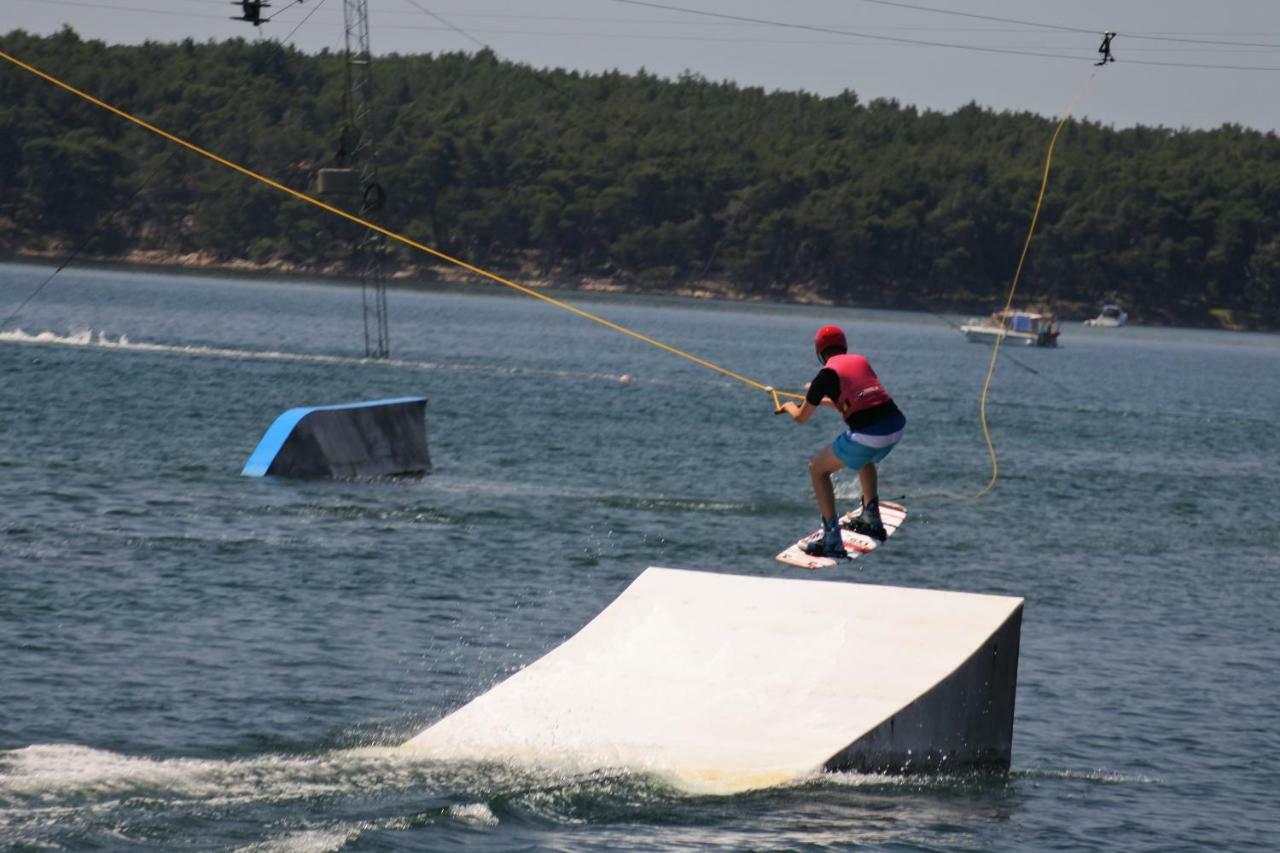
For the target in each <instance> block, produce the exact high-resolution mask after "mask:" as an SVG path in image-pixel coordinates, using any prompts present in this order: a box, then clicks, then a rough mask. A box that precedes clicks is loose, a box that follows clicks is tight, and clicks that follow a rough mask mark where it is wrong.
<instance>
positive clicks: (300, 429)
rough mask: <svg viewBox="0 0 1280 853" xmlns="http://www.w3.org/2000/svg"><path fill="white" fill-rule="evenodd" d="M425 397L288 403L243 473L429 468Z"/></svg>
mask: <svg viewBox="0 0 1280 853" xmlns="http://www.w3.org/2000/svg"><path fill="white" fill-rule="evenodd" d="M426 408H427V398H426V397H397V398H395V399H390V400H369V401H366V402H361V403H340V404H337V405H332V406H311V407H306V408H297V409H289V410H288V411H287V412H285V413H284V414H282V415H280V417H278V418H276V420H275V422H274V423H273V424H271V427H270V428H269V429H268V430H267V431H266V433H265V434H264V435H263V436H262V440H261V441H260V442H258V447H257V449H255V450H254V451H253V455H252V456H250V457H249V461H248V462H246V463H245V466H244V470H242V471H241V472H240V473H241V474H243V475H244V476H246V477H313V478H317V477H318V478H326V477H327V478H340V477H387V476H392V475H395V474H422V473H426V472H427V471H429V470H431V456H430V454H429V453H428V450H427V421H426Z"/></svg>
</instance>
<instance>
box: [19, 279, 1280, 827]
mask: <svg viewBox="0 0 1280 853" xmlns="http://www.w3.org/2000/svg"><path fill="white" fill-rule="evenodd" d="M48 272H49V269H48V268H45V267H39V266H17V265H6V266H0V317H5V316H8V314H9V313H10V312H11V311H12V310H14V309H15V308H16V307H17V305H18V304H19V303H20V302H21V301H22V299H24V298H25V297H26V296H27V295H28V294H29V293H30V292H31V291H32V290H33V289H34V288H35V287H36V286H37V285H38V284H39V283H40V281H41V280H43V278H44V277H45V276H46V275H47V274H48ZM570 298H571V300H572V301H575V302H576V303H578V304H581V305H583V306H585V307H587V308H589V309H590V310H593V311H596V312H598V313H600V314H602V315H604V316H606V317H608V318H609V319H611V320H614V321H616V322H619V323H622V324H624V325H627V326H629V327H632V328H635V329H637V330H638V331H641V332H643V333H645V334H649V335H652V336H653V337H656V338H658V339H660V340H663V341H665V342H667V343H670V344H672V345H674V346H678V347H682V348H686V349H689V350H691V351H693V352H695V353H697V354H699V355H701V356H704V357H706V358H708V359H710V360H712V361H714V362H716V363H718V364H722V365H724V366H726V367H728V368H730V369H732V370H735V371H737V372H740V373H742V374H745V375H747V376H750V377H752V378H754V379H757V380H759V381H761V382H766V383H770V384H774V385H777V386H779V387H787V388H798V387H800V386H802V385H803V383H804V382H806V381H807V380H808V379H810V378H811V377H812V375H813V373H814V372H815V370H816V367H817V365H816V362H815V360H814V357H813V353H812V349H811V344H810V341H811V339H812V334H813V332H814V330H815V329H816V328H817V327H818V326H819V325H823V324H825V323H828V322H836V323H839V324H841V325H843V326H844V327H845V329H846V331H847V332H848V333H849V336H850V340H851V344H852V346H853V347H854V348H855V349H857V350H859V351H861V352H863V353H865V354H866V355H868V357H869V358H870V359H871V361H872V364H874V365H875V367H876V368H877V370H878V371H879V373H880V376H881V378H882V379H883V380H884V382H885V383H886V385H887V386H888V387H889V389H890V391H891V392H892V393H893V394H894V396H895V397H896V398H897V400H898V401H899V403H900V405H901V406H902V408H903V409H904V410H905V411H906V413H907V416H908V418H909V419H910V426H909V428H908V435H907V438H906V440H905V441H904V443H903V444H902V445H901V447H899V449H898V450H896V451H895V453H894V454H893V455H892V456H891V457H890V458H889V460H888V461H887V462H886V463H885V465H884V466H883V468H882V486H881V491H882V494H883V495H884V496H886V497H898V496H905V501H906V502H907V503H909V504H910V506H911V509H912V516H911V518H910V520H909V521H908V522H907V524H906V526H904V527H903V529H902V531H901V532H900V533H899V535H898V536H897V537H895V538H894V540H893V541H892V542H891V543H890V545H889V547H886V548H884V549H883V550H881V551H879V552H877V553H876V554H874V555H872V556H871V557H870V558H868V559H866V560H863V561H859V562H857V563H855V564H853V565H852V566H850V567H847V568H842V569H839V570H837V571H835V572H831V573H827V574H825V575H823V576H822V579H824V580H851V581H858V582H866V583H883V584H895V585H904V586H916V587H930V588H937V589H954V590H964V591H971V592H987V593H998V594H1011V595H1018V596H1023V597H1025V599H1026V609H1025V613H1024V621H1023V631H1022V656H1021V664H1020V670H1019V680H1018V696H1017V716H1016V723H1015V728H1014V753H1013V770H1012V772H1011V773H1010V775H1009V776H1008V777H999V776H996V777H993V776H940V777H912V778H904V779H899V778H888V777H877V776H858V775H852V774H828V775H822V776H817V777H815V778H812V779H809V780H805V781H804V782H802V783H800V784H796V785H792V786H789V787H784V788H777V789H771V790H764V791H757V792H753V793H748V794H743V795H739V796H730V797H695V796H689V795H685V794H681V793H679V792H676V791H673V790H672V789H670V788H668V787H666V786H664V785H662V784H659V783H658V782H656V781H654V780H652V779H647V778H645V777H644V776H639V775H634V774H629V773H626V772H623V771H601V772H599V773H595V774H589V775H581V776H564V775H557V774H554V773H551V772H549V771H548V772H545V773H543V772H534V771H529V770H517V769H514V768H504V767H458V766H448V765H440V764H435V763H431V762H425V761H411V760H408V759H406V758H404V757H403V756H399V755H395V754H392V753H390V751H388V750H378V749H367V747H377V746H389V745H395V744H398V743H400V742H402V741H404V740H405V739H407V738H408V737H410V736H412V735H413V734H415V733H417V732H418V731H419V730H421V729H422V728H423V727H424V726H425V725H427V724H428V723H430V722H432V721H433V720H435V719H438V718H439V717H441V716H443V715H444V714H445V713H447V712H449V711H450V710H452V709H454V708H456V707H457V706H459V705H460V704H462V703H463V702H465V701H466V700H467V699H469V698H470V697H472V696H474V695H477V694H478V693H479V692H481V691H483V690H484V689H486V688H487V687H488V686H489V685H491V684H493V683H495V682H496V681H499V680H501V679H503V678H504V677H506V676H507V675H508V674H510V673H511V672H512V671H513V670H515V669H517V668H519V667H521V666H522V665H524V664H526V663H528V662H530V661H532V660H534V659H536V658H537V657H539V656H540V655H542V654H543V653H545V652H546V651H547V650H549V649H550V648H552V647H554V646H555V645H557V644H558V643H559V642H561V641H562V640H563V639H564V638H566V637H568V636H569V635H571V634H573V633H574V632H575V631H577V630H578V629H579V628H580V627H581V626H582V625H583V624H585V623H586V622H587V621H588V620H589V619H590V618H591V617H592V616H594V615H595V614H596V613H597V612H599V611H600V609H601V608H603V607H604V606H605V605H606V604H607V603H608V602H610V601H611V600H612V599H613V598H615V597H616V596H617V595H618V594H619V593H620V592H621V591H622V590H623V589H624V588H625V587H626V585H627V584H628V583H630V581H631V580H633V579H634V578H635V577H636V576H637V575H638V574H639V573H640V572H641V571H643V570H644V568H645V567H646V566H649V565H669V566H680V567H688V568H703V569H712V570H719V571H732V572H736V573H742V574H751V575H761V576H786V577H810V576H809V575H807V574H806V573H802V572H798V571H795V570H789V569H787V568H786V567H784V566H782V565H781V564H778V563H776V562H774V561H773V555H774V554H775V553H776V552H777V551H778V550H780V548H781V547H782V546H784V545H785V544H787V543H789V542H790V541H791V540H793V539H794V538H795V537H796V536H797V535H799V534H800V533H801V532H804V531H805V530H806V529H808V528H810V527H811V526H812V525H813V523H814V522H815V520H816V510H815V509H814V507H813V503H812V498H811V496H810V494H809V484H808V476H807V473H806V471H805V461H806V460H807V458H808V457H809V456H810V455H812V454H813V453H814V452H816V451H817V450H818V449H820V448H821V447H822V446H823V445H824V444H825V443H827V442H829V440H830V439H831V437H832V436H833V435H834V433H835V431H836V426H835V422H834V418H830V417H825V416H824V417H819V418H816V419H815V421H814V422H811V423H810V424H809V425H807V426H805V427H797V426H796V425H794V424H792V423H791V422H790V420H789V419H786V418H777V417H774V416H773V415H772V414H771V405H770V402H769V399H768V396H767V395H765V394H763V393H761V392H758V391H753V390H751V389H750V388H748V387H747V386H745V385H742V384H739V383H736V382H733V381H732V380H728V379H725V378H723V377H721V376H718V375H717V374H715V373H712V372H710V371H707V370H706V369H704V368H702V367H699V366H697V365H694V364H691V363H688V362H685V361H682V360H680V359H677V358H675V357H673V356H671V355H669V354H667V353H665V352H662V351H660V350H657V349H655V348H652V347H649V346H646V345H644V344H642V343H639V342H636V341H634V340H631V339H628V338H625V337H623V336H620V335H618V334H616V333H613V332H610V331H608V330H606V329H603V328H601V327H599V326H596V325H594V324H591V323H587V322H584V321H583V320H582V319H580V318H577V317H574V316H572V315H570V314H568V313H565V312H562V311H559V310H556V309H554V308H552V307H549V306H546V305H544V304H541V303H538V302H535V301H533V300H530V299H527V298H524V297H518V296H508V295H505V294H500V293H496V292H493V291H484V290H480V291H478V292H468V293H459V292H456V291H454V292H409V291H393V292H392V293H391V295H390V306H391V336H392V337H391V345H392V353H393V355H394V360H393V361H391V362H387V363H372V362H368V361H365V360H363V359H361V358H360V356H361V355H362V353H363V346H364V345H363V334H362V331H361V325H360V297H359V292H358V290H354V289H351V288H346V287H339V286H331V285H319V284H307V283H299V282H289V283H273V282H263V281H250V280H236V279H233V278H209V277H182V276H172V275H155V274H142V273H136V272H107V271H75V270H70V271H67V272H65V273H63V274H62V275H60V276H58V277H57V278H56V279H54V281H53V282H52V283H51V284H49V286H48V287H47V288H46V290H45V291H44V292H43V293H41V294H40V296H39V297H38V298H37V299H35V300H34V301H33V302H32V303H31V305H29V306H28V307H27V308H26V309H25V310H24V311H23V312H22V314H21V315H20V316H19V317H18V318H17V319H16V320H15V321H14V322H13V323H11V324H9V325H8V326H6V327H4V328H3V329H0V848H8V847H15V848H33V849H34V848H40V849H44V848H53V849H86V848H121V847H141V848H151V849H157V850H174V849H199V850H215V849H216V850H231V849H249V850H300V851H303V850H305V851H321V850H339V849H342V850H393V849H394V850H402V849H416V850H438V849H441V848H446V847H454V846H463V845H465V846H467V847H468V848H473V849H478V850H487V849H493V850H510V849H538V850H543V849H547V850H589V849H599V850H606V849H617V848H645V849H761V850H773V849H806V848H814V849H816V848H826V847H830V848H844V847H855V846H857V847H865V848H872V849H895V850H955V849H969V850H1027V849H1054V850H1073V849H1074V850H1092V849H1096V848H1100V847H1105V848H1108V849H1114V850H1157V849H1158V850H1169V849H1196V848H1216V849H1230V850H1243V849H1248V848H1253V849H1274V848H1275V847H1276V846H1277V845H1278V844H1280V838H1278V837H1277V836H1278V834H1280V794H1277V778H1278V774H1277V770H1278V769H1280V767H1278V764H1280V734H1278V733H1277V725H1276V723H1277V707H1278V700H1280V688H1278V687H1277V680H1278V678H1280V627H1278V626H1280V583H1278V581H1277V574H1278V573H1280V553H1278V551H1277V544H1278V543H1280V473H1278V472H1277V462H1280V430H1277V428H1276V424H1277V418H1278V417H1280V379H1278V378H1277V377H1278V376H1280V337H1276V336H1265V335H1249V334H1228V333H1217V332H1204V331H1189V330H1173V329H1151V328H1125V329H1120V330H1101V329H1086V328H1083V327H1081V326H1076V325H1071V326H1069V327H1068V328H1067V329H1066V330H1065V332H1064V333H1063V336H1062V344H1063V346H1062V348H1061V349H1058V350H1056V351H1055V350H1018V351H1017V352H1015V353H1013V355H1014V356H1015V357H1016V358H1017V359H1018V361H1019V362H1020V363H1021V365H1019V364H1014V363H1013V362H1012V361H1008V360H1002V364H1001V366H1000V368H999V370H998V372H997V374H996V377H995V380H994V383H993V386H992V391H991V399H990V404H989V407H988V411H989V415H990V421H991V430H992V434H993V437H994V440H995V442H996V449H997V453H998V454H999V462H1000V468H999V470H1000V477H999V479H998V481H997V484H996V487H995V490H994V492H993V493H992V494H991V495H989V496H988V497H986V498H984V499H981V500H964V499H959V498H957V497H955V496H954V495H956V494H964V493H969V494H971V493H973V492H976V491H977V490H978V489H979V488H981V486H982V485H983V484H984V483H985V482H986V480H987V478H988V476H989V471H990V467H989V462H988V459H987V455H986V449H985V446H984V445H983V442H982V437H981V432H980V428H979V423H978V398H979V392H980V389H981V384H982V378H983V375H984V372H985V370H986V366H987V358H988V357H989V353H990V350H989V349H987V348H986V347H983V346H980V345H976V344H970V343H967V342H965V340H964V339H963V338H962V337H961V336H960V335H959V334H957V333H956V332H955V331H954V330H953V329H952V328H949V327H948V326H947V325H946V324H945V323H943V322H941V321H940V320H939V319H938V318H935V317H931V316H929V315H925V314H899V313H886V312H873V311H855V310H847V309H839V310H828V309H819V308H801V307H781V306H759V305H733V304H724V303H703V302H681V301H674V300H668V301H655V300H640V299H630V298H621V297H612V298H605V297H597V298H584V297H577V296H574V297H570ZM1024 367H1026V368H1030V369H1031V370H1035V371H1038V373H1032V372H1031V371H1030V370H1028V369H1024ZM622 375H627V376H630V377H631V381H630V382H627V383H624V382H621V381H619V377H620V376H622ZM407 395H424V396H427V397H429V398H430V403H429V405H428V409H427V420H428V434H429V439H430V445H431V453H432V458H433V462H434V464H435V471H434V473H432V474H431V475H430V476H427V477H424V478H420V479H407V480H405V479H398V480H375V481H357V482H296V481H274V480H254V479H249V478H243V477H241V476H240V474H239V472H240V468H241V466H242V465H243V464H244V462H245V460H246V459H247V458H248V456H249V454H250V453H251V452H252V450H253V449H254V447H255V446H256V444H257V442H258V439H259V438H260V437H261V435H262V433H263V432H264V431H265V429H266V428H267V426H268V425H269V424H270V423H271V421H272V420H273V419H274V418H275V417H276V416H277V415H278V414H279V413H280V412H282V411H283V410H285V409H287V408H291V407H293V406H300V405H315V404H324V403H333V402H345V401H354V400H366V399H378V398H385V397H398V396H407ZM839 491H840V495H841V496H842V500H843V501H844V502H845V503H846V504H847V503H850V502H852V501H853V500H854V499H855V498H856V485H855V483H854V480H853V478H846V479H845V480H844V481H843V482H842V483H841V484H840V487H839ZM947 493H951V494H950V495H948V494H947ZM820 652H821V650H819V649H815V653H820Z"/></svg>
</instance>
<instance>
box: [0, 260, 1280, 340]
mask: <svg viewBox="0 0 1280 853" xmlns="http://www.w3.org/2000/svg"><path fill="white" fill-rule="evenodd" d="M0 260H3V261H7V262H11V263H61V262H62V261H63V260H65V252H63V251H61V250H30V249H22V250H18V251H16V252H14V251H10V252H5V253H3V254H0ZM74 265H75V266H80V267H95V268H100V269H132V270H139V271H145V272H168V273H178V274H184V275H222V274H234V275H237V276H245V277H251V278H272V279H307V280H309V281H319V282H328V283H332V284H336V285H353V284H356V283H358V278H357V277H355V276H353V275H352V273H351V272H350V271H349V270H347V269H345V268H343V267H342V266H341V265H337V264H334V265H330V266H327V267H316V266H307V265H303V264H295V263H292V262H290V261H285V260H279V259H277V260H271V261H266V262H258V261H253V260H250V259H249V258H235V259H231V260H223V259H218V258H215V257H213V256H212V255H210V254H208V253H206V252H190V253H178V252H167V251H162V250H150V249H134V250H131V251H129V252H127V253H125V254H123V255H115V256H107V255H85V256H82V257H79V258H77V259H76V260H75V262H74ZM490 271H491V272H493V273H494V274H495V275H498V276H500V277H502V278H506V279H507V280H509V281H511V282H514V283H515V284H518V285H521V286H523V287H528V288H530V289H533V290H539V291H562V292H571V293H601V294H627V295H635V296H659V297H676V298H685V299H704V300H707V299H718V300H725V301H730V302H752V303H776V304H786V305H813V306H833V305H836V304H837V303H835V302H834V301H833V300H831V299H830V298H827V297H825V296H823V295H822V294H820V293H819V292H817V290H816V289H815V288H814V287H813V286H812V285H811V284H807V283H798V284H789V285H779V286H777V287H775V288H773V289H772V290H771V291H770V292H769V293H767V294H762V293H751V292H747V291H745V290H743V289H742V288H741V287H739V286H737V285H735V284H734V283H733V282H730V281H725V280H722V279H702V280H697V281H683V282H681V281H671V282H667V283H663V282H661V281H654V280H646V281H640V280H639V279H638V278H637V277H636V276H633V275H629V274H625V273H624V274H620V275H618V276H616V277H612V278H604V277H601V276H592V275H581V274H572V273H555V272H551V273H547V272H543V271H541V270H539V269H538V268H537V267H536V266H535V265H528V266H525V267H523V268H517V269H504V268H499V269H494V270H490ZM387 281H388V284H389V285H390V286H391V287H393V288H406V289H413V288H436V287H442V286H443V287H458V288H469V287H477V288H487V287H491V286H499V285H497V284H496V282H491V281H488V280H487V279H486V278H485V277H483V276H480V275H477V274H476V273H473V272H470V271H468V270H465V269H462V268H460V267H456V266H454V265H452V264H448V263H444V262H440V263H432V264H415V265H401V266H397V267H394V268H392V269H390V270H389V272H388V274H387ZM889 296H890V297H891V296H892V295H891V294H889ZM931 301H932V302H933V303H934V304H932V305H925V304H923V303H921V302H919V301H916V300H915V299H910V298H908V299H900V300H895V299H892V298H889V299H887V300H886V301H883V302H880V303H855V304H845V303H840V304H839V307H842V308H871V309H883V310H900V311H922V312H926V313H933V314H944V313H946V314H954V315H965V314H968V315H971V316H985V315H986V314H988V313H990V312H991V311H992V310H994V309H995V308H998V307H1000V306H996V305H994V304H993V303H991V302H990V301H989V300H983V299H978V298H975V297H971V296H970V297H966V296H956V297H946V296H938V295H935V296H934V298H933V299H932V300H931ZM1050 308H1051V310H1052V311H1054V313H1056V314H1057V315H1058V318H1059V321H1060V322H1062V323H1074V322H1078V321H1082V320H1085V319H1088V318H1091V317H1093V316H1095V315H1096V314H1097V308H1096V307H1095V306H1091V305H1080V304H1074V303H1072V304H1060V303H1055V304H1053V305H1052V306H1050ZM1135 325H1146V326H1178V327H1184V328H1211V329H1221V330H1223V331H1233V332H1264V333H1275V332H1280V327H1274V328H1273V327H1266V326H1260V325H1258V324H1256V323H1251V322H1248V321H1247V320H1245V319H1243V318H1240V317H1237V316H1235V314H1234V313H1233V312H1230V311H1225V310H1211V311H1210V312H1209V316H1208V317H1207V318H1206V319H1204V320H1203V321H1202V322H1199V323H1197V322H1193V321H1191V320H1189V319H1187V318H1180V317H1175V316H1173V315H1169V316H1164V315H1162V314H1161V313H1160V312H1158V311H1154V310H1152V309H1150V308H1149V309H1147V311H1146V312H1145V313H1144V315H1143V316H1141V317H1140V318H1137V319H1136V322H1135Z"/></svg>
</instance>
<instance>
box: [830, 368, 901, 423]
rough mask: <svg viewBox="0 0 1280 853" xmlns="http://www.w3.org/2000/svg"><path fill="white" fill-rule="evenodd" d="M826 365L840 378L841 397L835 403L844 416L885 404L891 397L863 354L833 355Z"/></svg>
mask: <svg viewBox="0 0 1280 853" xmlns="http://www.w3.org/2000/svg"><path fill="white" fill-rule="evenodd" d="M825 366H826V367H829V368H831V369H832V370H834V371H835V374H836V376H837V377H839V379H840V397H839V399H837V400H835V404H836V408H837V409H839V410H840V414H841V415H843V416H844V417H846V418H847V417H849V415H850V414H851V413H853V412H860V411H862V410H863V409H870V408H872V407H874V406H880V405H883V404H884V403H887V402H889V400H890V399H891V398H890V397H889V392H888V391H886V390H884V386H883V385H881V384H880V379H879V378H878V377H877V376H876V372H875V371H874V370H872V369H871V365H870V363H868V362H867V360H866V359H865V358H863V357H862V356H860V355H852V354H850V355H833V356H831V358H829V359H827V363H826V365H825Z"/></svg>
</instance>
